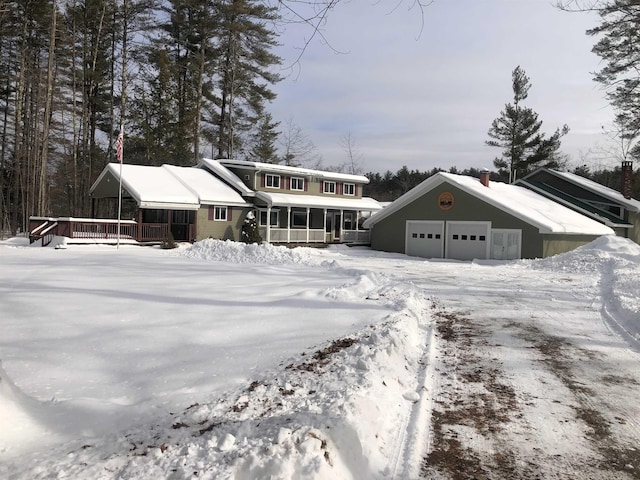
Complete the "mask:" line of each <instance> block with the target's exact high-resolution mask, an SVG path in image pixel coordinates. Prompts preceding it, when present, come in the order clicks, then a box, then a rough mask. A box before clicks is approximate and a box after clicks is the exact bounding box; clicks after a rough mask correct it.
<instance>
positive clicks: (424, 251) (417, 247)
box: [405, 220, 444, 258]
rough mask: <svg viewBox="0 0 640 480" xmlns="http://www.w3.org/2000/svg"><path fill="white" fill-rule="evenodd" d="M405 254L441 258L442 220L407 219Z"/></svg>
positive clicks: (442, 240)
mask: <svg viewBox="0 0 640 480" xmlns="http://www.w3.org/2000/svg"><path fill="white" fill-rule="evenodd" d="M405 252H406V253H407V255H412V256H414V257H424V258H442V257H443V254H444V222H436V221H419V220H407V238H406V241H405Z"/></svg>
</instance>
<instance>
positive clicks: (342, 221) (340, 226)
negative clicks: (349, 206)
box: [338, 210, 344, 243]
mask: <svg viewBox="0 0 640 480" xmlns="http://www.w3.org/2000/svg"><path fill="white" fill-rule="evenodd" d="M343 225H344V210H340V225H338V234H339V236H338V241H339V242H340V243H342V226H343Z"/></svg>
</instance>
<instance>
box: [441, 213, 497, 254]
mask: <svg viewBox="0 0 640 480" xmlns="http://www.w3.org/2000/svg"><path fill="white" fill-rule="evenodd" d="M490 232H491V222H447V251H446V258H453V259H456V260H473V259H474V258H489V240H490V238H491V236H490Z"/></svg>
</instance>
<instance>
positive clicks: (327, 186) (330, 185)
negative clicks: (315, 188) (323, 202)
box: [322, 180, 336, 193]
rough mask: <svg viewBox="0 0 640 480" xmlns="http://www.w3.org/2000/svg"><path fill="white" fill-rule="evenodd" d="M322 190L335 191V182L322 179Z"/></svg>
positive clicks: (325, 191)
mask: <svg viewBox="0 0 640 480" xmlns="http://www.w3.org/2000/svg"><path fill="white" fill-rule="evenodd" d="M322 191H323V192H324V193H336V182H330V181H326V180H325V181H324V182H322Z"/></svg>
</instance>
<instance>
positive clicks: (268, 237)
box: [267, 205, 271, 243]
mask: <svg viewBox="0 0 640 480" xmlns="http://www.w3.org/2000/svg"><path fill="white" fill-rule="evenodd" d="M267 243H271V207H270V206H269V205H267Z"/></svg>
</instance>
